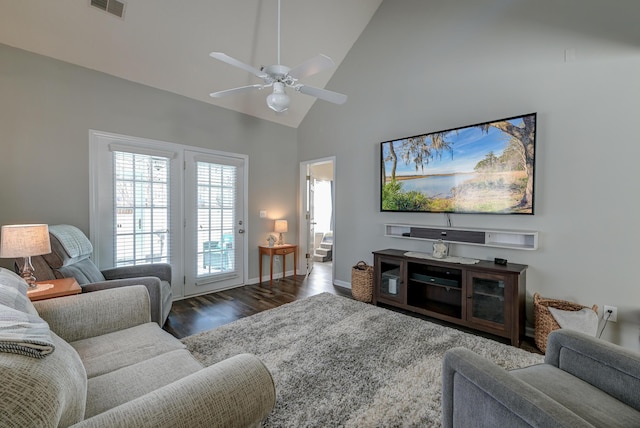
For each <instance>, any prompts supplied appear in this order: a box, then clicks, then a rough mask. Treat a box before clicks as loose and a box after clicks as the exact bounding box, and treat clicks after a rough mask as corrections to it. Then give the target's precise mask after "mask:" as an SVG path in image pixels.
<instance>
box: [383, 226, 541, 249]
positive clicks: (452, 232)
mask: <svg viewBox="0 0 640 428" xmlns="http://www.w3.org/2000/svg"><path fill="white" fill-rule="evenodd" d="M384 227H385V232H384V236H389V237H392V238H404V239H421V240H427V241H437V240H440V239H442V240H443V241H444V242H450V243H454V244H463V245H479V246H483V247H496V248H509V249H512V250H536V249H537V248H538V232H536V231H531V230H505V229H477V228H460V227H441V226H425V225H415V224H385V225H384Z"/></svg>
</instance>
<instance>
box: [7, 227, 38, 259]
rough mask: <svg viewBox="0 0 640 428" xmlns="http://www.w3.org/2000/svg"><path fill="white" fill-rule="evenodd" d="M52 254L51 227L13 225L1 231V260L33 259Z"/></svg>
mask: <svg viewBox="0 0 640 428" xmlns="http://www.w3.org/2000/svg"><path fill="white" fill-rule="evenodd" d="M50 252H51V241H50V240H49V226H47V225H46V224H13V225H5V226H2V229H1V230H0V258H14V257H31V256H39V255H41V254H48V253H50Z"/></svg>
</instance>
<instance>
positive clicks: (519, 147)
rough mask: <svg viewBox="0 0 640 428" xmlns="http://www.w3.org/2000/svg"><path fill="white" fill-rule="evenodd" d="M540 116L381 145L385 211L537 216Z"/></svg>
mask: <svg viewBox="0 0 640 428" xmlns="http://www.w3.org/2000/svg"><path fill="white" fill-rule="evenodd" d="M535 143H536V113H530V114H526V115H521V116H515V117H510V118H506V119H500V120H494V121H491V122H484V123H479V124H476V125H470V126H465V127H461V128H454V129H449V130H445V131H439V132H432V133H428V134H422V135H416V136H413V137H408V138H402V139H398V140H392V141H385V142H383V143H381V144H380V154H381V160H380V166H381V168H380V169H381V192H380V209H381V211H400V212H431V213H470V214H533V213H534V210H533V208H534V184H535V183H534V177H535V174H534V173H535V171H534V169H535Z"/></svg>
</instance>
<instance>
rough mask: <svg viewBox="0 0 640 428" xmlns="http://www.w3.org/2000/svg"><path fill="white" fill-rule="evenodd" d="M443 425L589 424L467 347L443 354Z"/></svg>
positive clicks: (562, 425)
mask: <svg viewBox="0 0 640 428" xmlns="http://www.w3.org/2000/svg"><path fill="white" fill-rule="evenodd" d="M442 426H443V427H454V426H460V427H464V426H475V427H494V426H505V427H506V426H508V427H527V426H553V427H570V426H581V427H589V426H591V425H590V424H589V423H587V422H586V421H585V420H584V419H582V418H581V417H579V416H578V415H576V414H575V413H573V412H571V411H570V410H568V409H567V408H565V407H564V406H562V405H561V404H560V403H558V402H556V401H554V400H552V399H551V398H549V397H548V396H547V395H545V394H543V393H542V392H540V391H539V390H537V389H536V388H534V387H532V386H531V385H529V384H527V383H525V382H524V381H522V380H520V379H518V378H516V377H514V376H513V375H511V374H510V373H509V372H508V371H507V370H505V369H503V368H502V367H499V366H498V365H496V364H494V363H493V362H492V361H489V360H487V359H485V358H483V357H481V356H479V355H478V354H476V353H474V352H472V351H470V350H468V349H466V348H453V349H451V350H449V351H447V352H446V353H445V354H444V359H443V367H442Z"/></svg>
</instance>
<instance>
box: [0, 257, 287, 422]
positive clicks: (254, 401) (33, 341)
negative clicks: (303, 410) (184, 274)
mask: <svg viewBox="0 0 640 428" xmlns="http://www.w3.org/2000/svg"><path fill="white" fill-rule="evenodd" d="M149 314H150V311H149V295H148V292H147V289H146V288H145V287H144V286H142V285H138V286H131V287H120V288H112V289H108V290H103V291H96V292H94V293H82V294H78V295H75V296H69V297H61V298H56V299H50V300H42V301H38V302H34V303H33V304H32V303H31V302H29V300H28V299H27V298H26V283H24V281H23V280H22V279H21V278H20V277H18V276H17V275H16V274H15V273H13V272H11V271H8V270H6V269H2V268H0V320H2V321H6V320H9V321H11V320H12V319H14V320H15V323H14V324H13V331H12V330H11V328H9V329H4V328H3V329H0V379H2V381H1V382H0V396H1V397H2V399H1V400H0V426H3V427H31V426H33V427H35V426H37V427H59V426H60V427H65V426H75V427H247V426H259V425H260V424H261V421H262V420H264V419H265V418H266V417H267V416H268V414H269V413H270V412H271V410H272V408H273V406H274V405H275V387H274V384H273V379H272V378H271V374H270V373H269V371H268V370H267V368H266V367H265V366H264V365H263V364H262V362H261V361H260V360H259V359H258V358H256V357H255V356H253V355H249V354H242V355H237V356H235V357H232V358H229V359H227V360H224V361H222V362H219V363H217V364H215V365H213V366H210V367H206V368H205V367H203V366H202V365H201V364H200V363H199V362H198V361H196V360H195V359H194V358H193V356H192V355H191V354H190V353H189V352H188V351H187V350H186V349H185V347H184V345H183V344H182V343H181V342H180V341H179V340H177V339H175V338H174V337H173V336H171V335H170V334H168V333H166V332H165V331H163V330H162V329H161V328H160V327H159V326H158V324H156V323H154V322H151V319H150V315H149ZM43 320H44V321H46V323H44V322H43ZM25 326H26V329H25ZM10 327H11V326H10ZM12 342H13V343H12ZM222 346H224V344H222Z"/></svg>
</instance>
